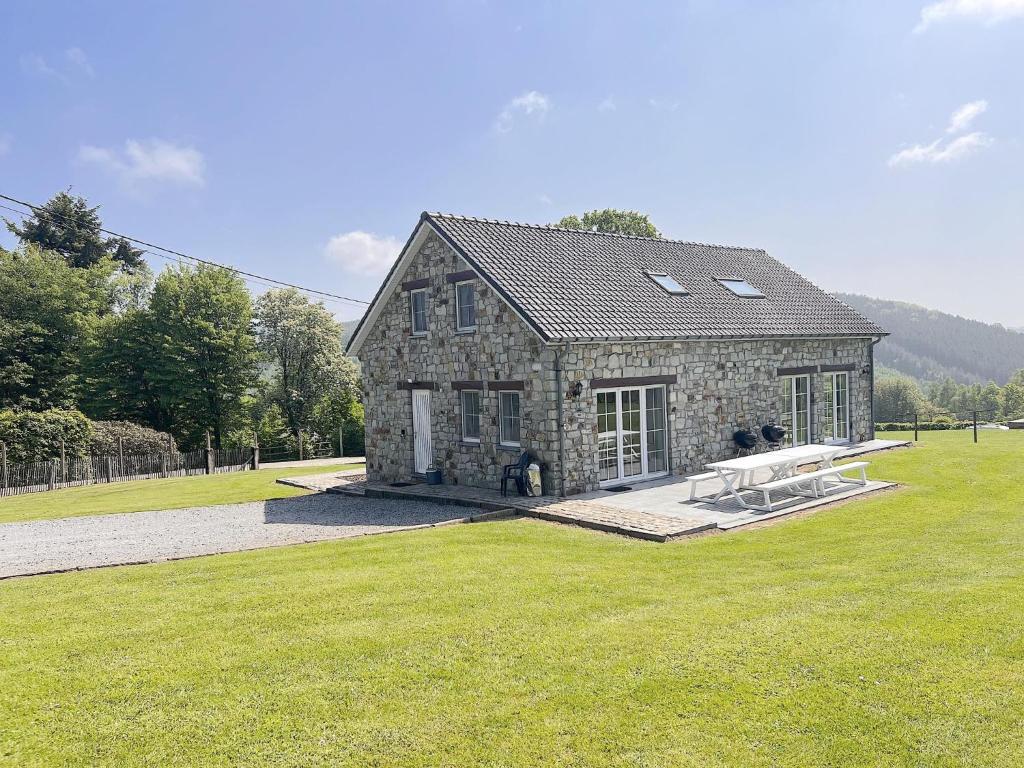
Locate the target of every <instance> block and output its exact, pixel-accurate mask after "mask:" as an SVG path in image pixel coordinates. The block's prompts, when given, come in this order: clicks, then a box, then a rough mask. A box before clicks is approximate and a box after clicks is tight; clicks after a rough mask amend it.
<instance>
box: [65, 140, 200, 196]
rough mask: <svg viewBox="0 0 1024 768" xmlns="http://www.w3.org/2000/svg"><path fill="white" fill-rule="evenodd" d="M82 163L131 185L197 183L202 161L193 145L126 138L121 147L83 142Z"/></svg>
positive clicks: (80, 152) (193, 184)
mask: <svg viewBox="0 0 1024 768" xmlns="http://www.w3.org/2000/svg"><path fill="white" fill-rule="evenodd" d="M78 159H79V160H80V161H81V162H83V163H90V164H93V165H97V166H99V167H101V168H103V169H104V170H106V171H107V172H109V173H112V174H114V175H115V176H117V177H118V178H119V179H120V180H121V181H122V182H124V183H125V184H127V185H129V186H132V185H136V184H138V183H140V182H170V183H174V184H185V185H192V186H197V187H201V186H203V184H205V183H206V179H205V177H204V174H205V171H206V162H205V160H204V159H203V155H202V153H200V152H199V150H197V149H196V148H194V147H182V146H178V145H177V144H172V143H171V142H169V141H164V140H162V139H149V140H148V141H136V140H134V139H129V140H128V141H126V142H125V143H124V149H123V150H121V151H118V150H116V149H108V148H106V147H94V146H90V145H84V146H82V147H81V148H80V149H79V150H78Z"/></svg>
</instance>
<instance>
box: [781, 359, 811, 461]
mask: <svg viewBox="0 0 1024 768" xmlns="http://www.w3.org/2000/svg"><path fill="white" fill-rule="evenodd" d="M779 426H782V427H785V428H786V442H787V443H789V444H790V445H794V446H795V445H807V443H809V442H811V377H810V376H783V377H782V378H781V379H779Z"/></svg>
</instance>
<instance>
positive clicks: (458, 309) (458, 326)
mask: <svg viewBox="0 0 1024 768" xmlns="http://www.w3.org/2000/svg"><path fill="white" fill-rule="evenodd" d="M475 283H476V281H475V280H460V281H459V282H457V283H455V330H457V331H475V330H476V285H475ZM466 285H468V286H469V287H470V289H471V291H472V297H473V303H472V305H471V306H472V307H473V324H472V325H463V324H462V300H461V298H460V296H459V289H460V288H461V287H463V286H466Z"/></svg>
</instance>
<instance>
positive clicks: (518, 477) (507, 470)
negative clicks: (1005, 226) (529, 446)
mask: <svg viewBox="0 0 1024 768" xmlns="http://www.w3.org/2000/svg"><path fill="white" fill-rule="evenodd" d="M529 465H530V454H528V453H526V451H523V454H522V455H521V456H520V457H519V461H517V462H516V463H515V464H506V465H505V467H504V468H503V469H502V471H501V495H502V496H508V481H509V480H515V481H516V490H517V491H519V495H520V496H525V495H526V468H527V467H528V466H529Z"/></svg>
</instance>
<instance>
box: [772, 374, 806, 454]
mask: <svg viewBox="0 0 1024 768" xmlns="http://www.w3.org/2000/svg"><path fill="white" fill-rule="evenodd" d="M798 379H803V380H804V381H805V382H806V383H807V410H806V414H807V434H806V435H805V438H806V440H805V442H803V443H798V442H797V436H798V430H797V421H798V419H797V417H798V414H799V413H804V411H797V403H798V402H799V397H800V396H799V394H798V393H797V390H798V387H797V384H796V382H797V380H798ZM779 381H780V382H781V381H786V382H787V386H788V388H789V394H788V395H787V397H788V399H789V414H790V415H791V416H792V417H793V419H792V420H793V423H792V424H791V425H790V428H789V431H788V434H787V435H786V442H787V443H788V446H787V447H789V448H795V447H796V446H799V445H809V444H811V443H813V442H814V402H813V399H812V396H811V383H812V381H811V376H810V374H806V373H798V374H791V375H786V376H780V377H779ZM779 416H780V421H781V420H782V419H781V416H782V414H779Z"/></svg>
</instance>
